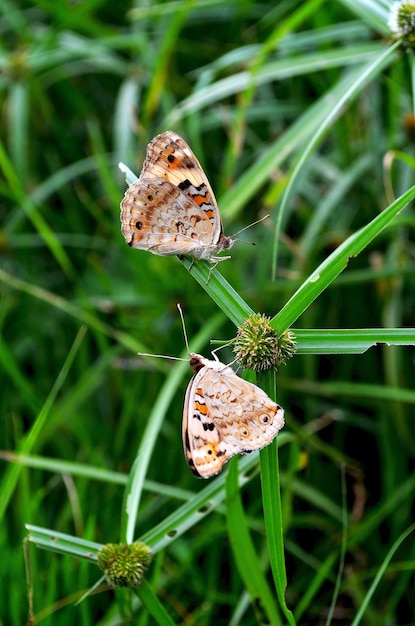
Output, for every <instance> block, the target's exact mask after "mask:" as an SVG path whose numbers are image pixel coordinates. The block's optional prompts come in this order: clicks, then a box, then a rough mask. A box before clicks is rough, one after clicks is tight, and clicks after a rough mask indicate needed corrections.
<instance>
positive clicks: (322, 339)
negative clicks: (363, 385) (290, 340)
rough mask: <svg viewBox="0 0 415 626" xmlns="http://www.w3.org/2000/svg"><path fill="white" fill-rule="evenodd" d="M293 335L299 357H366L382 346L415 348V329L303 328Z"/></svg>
mask: <svg viewBox="0 0 415 626" xmlns="http://www.w3.org/2000/svg"><path fill="white" fill-rule="evenodd" d="M294 332H295V339H296V351H297V353H298V354H364V353H365V352H367V350H369V349H370V348H373V347H374V346H376V345H378V344H381V343H383V344H385V345H387V346H413V345H415V328H356V329H353V328H327V329H322V328H321V329H320V328H308V329H305V328H303V329H298V330H295V329H294Z"/></svg>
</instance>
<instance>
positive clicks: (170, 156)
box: [167, 154, 176, 163]
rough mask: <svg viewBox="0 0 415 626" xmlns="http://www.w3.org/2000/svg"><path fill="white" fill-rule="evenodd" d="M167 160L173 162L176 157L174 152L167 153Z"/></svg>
mask: <svg viewBox="0 0 415 626" xmlns="http://www.w3.org/2000/svg"><path fill="white" fill-rule="evenodd" d="M167 160H168V162H169V163H174V161H175V160H176V157H175V156H174V154H169V156H168V157H167Z"/></svg>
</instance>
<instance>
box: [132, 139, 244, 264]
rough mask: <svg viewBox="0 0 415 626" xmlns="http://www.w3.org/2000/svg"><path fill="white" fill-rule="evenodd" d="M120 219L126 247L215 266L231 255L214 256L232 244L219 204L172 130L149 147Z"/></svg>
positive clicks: (190, 154) (203, 175) (187, 151)
mask: <svg viewBox="0 0 415 626" xmlns="http://www.w3.org/2000/svg"><path fill="white" fill-rule="evenodd" d="M121 223H122V226H121V230H122V234H123V235H124V238H125V240H126V242H127V244H128V245H129V246H131V247H132V248H139V249H140V250H149V251H150V252H153V254H159V255H161V256H170V255H175V254H177V255H189V256H192V257H194V258H196V259H207V260H209V261H211V262H212V263H215V264H216V263H218V262H219V261H224V260H226V259H229V258H230V257H229V256H225V257H218V256H215V255H216V254H218V253H219V252H221V251H222V250H229V248H231V247H232V246H233V244H234V243H235V240H234V239H232V237H225V235H224V234H223V230H222V221H221V218H220V214H219V209H218V205H217V203H216V199H215V196H214V193H213V191H212V188H211V186H210V184H209V181H208V179H207V178H206V176H205V173H204V171H203V169H202V167H201V165H200V163H199V161H198V160H197V158H196V157H195V155H194V154H193V152H192V151H191V149H190V148H189V146H188V145H187V143H186V142H185V141H184V139H182V138H181V137H180V136H179V135H177V134H176V133H174V132H172V131H171V130H168V131H166V132H165V133H162V134H161V135H157V137H155V138H154V139H153V141H152V142H151V143H150V144H149V145H148V147H147V154H146V159H145V161H144V165H143V169H142V172H141V174H140V178H139V179H138V180H137V181H136V182H135V183H133V184H132V185H130V187H129V188H128V189H127V191H126V192H125V196H124V198H123V200H122V202H121Z"/></svg>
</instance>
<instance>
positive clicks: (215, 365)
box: [182, 352, 284, 478]
mask: <svg viewBox="0 0 415 626" xmlns="http://www.w3.org/2000/svg"><path fill="white" fill-rule="evenodd" d="M189 356H190V366H191V367H192V369H193V371H194V372H195V373H194V376H193V378H192V379H191V380H190V382H189V385H188V387H187V391H186V397H185V401H184V410H183V423H182V436H183V448H184V453H185V457H186V460H187V463H188V465H189V467H190V469H191V470H192V472H193V473H194V474H195V475H196V476H198V477H201V478H210V477H211V476H214V475H215V474H218V473H219V472H220V471H221V470H222V468H223V466H224V464H225V463H226V462H227V461H229V459H230V458H231V457H232V456H234V455H235V454H240V453H243V452H252V451H253V450H260V449H261V448H264V447H265V446H267V445H268V444H269V443H271V441H272V440H273V439H274V437H275V436H276V435H277V433H278V431H279V430H281V428H282V427H283V426H284V409H283V408H282V407H281V406H279V405H278V404H276V403H275V402H274V401H273V400H271V398H269V397H268V396H267V394H266V393H265V392H264V391H263V390H262V389H260V387H257V386H256V385H254V384H253V383H250V382H248V381H246V380H243V379H242V378H240V377H239V376H238V375H237V374H235V372H234V371H233V369H232V368H231V367H229V366H227V365H224V364H223V363H221V362H220V361H219V360H218V359H216V360H214V361H213V360H209V359H206V358H204V357H203V356H201V355H200V354H196V353H194V352H191V353H189Z"/></svg>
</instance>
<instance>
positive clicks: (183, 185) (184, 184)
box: [177, 178, 192, 191]
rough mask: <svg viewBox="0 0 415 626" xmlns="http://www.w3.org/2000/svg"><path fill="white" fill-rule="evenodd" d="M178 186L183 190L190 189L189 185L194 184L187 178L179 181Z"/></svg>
mask: <svg viewBox="0 0 415 626" xmlns="http://www.w3.org/2000/svg"><path fill="white" fill-rule="evenodd" d="M177 186H178V188H179V189H181V190H182V191H186V189H189V187H191V186H192V183H191V182H190V180H189V179H188V178H186V180H182V182H181V183H179V184H178V185H177Z"/></svg>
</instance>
